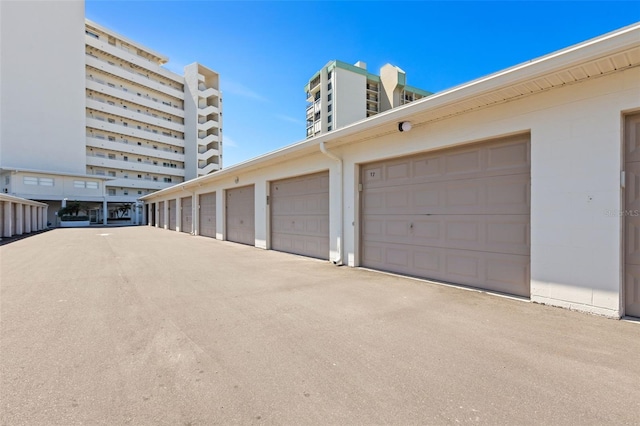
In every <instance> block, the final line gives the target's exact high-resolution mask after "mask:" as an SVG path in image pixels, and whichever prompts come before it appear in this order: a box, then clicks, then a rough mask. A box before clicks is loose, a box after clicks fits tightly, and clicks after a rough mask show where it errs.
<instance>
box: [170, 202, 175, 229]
mask: <svg viewBox="0 0 640 426" xmlns="http://www.w3.org/2000/svg"><path fill="white" fill-rule="evenodd" d="M169 229H171V230H172V231H175V230H176V200H169Z"/></svg>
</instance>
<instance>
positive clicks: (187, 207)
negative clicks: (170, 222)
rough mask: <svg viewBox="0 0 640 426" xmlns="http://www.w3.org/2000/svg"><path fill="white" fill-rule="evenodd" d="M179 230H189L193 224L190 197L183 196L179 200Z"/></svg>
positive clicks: (188, 231)
mask: <svg viewBox="0 0 640 426" xmlns="http://www.w3.org/2000/svg"><path fill="white" fill-rule="evenodd" d="M180 208H181V210H180V231H181V232H187V233H190V232H191V228H192V224H193V202H192V199H191V197H184V198H182V199H181V200H180Z"/></svg>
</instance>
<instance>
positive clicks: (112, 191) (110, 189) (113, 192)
mask: <svg viewBox="0 0 640 426" xmlns="http://www.w3.org/2000/svg"><path fill="white" fill-rule="evenodd" d="M107 194H109V195H111V196H114V195H116V190H115V189H112V188H109V189H108V190H107Z"/></svg>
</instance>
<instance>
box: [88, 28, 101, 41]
mask: <svg viewBox="0 0 640 426" xmlns="http://www.w3.org/2000/svg"><path fill="white" fill-rule="evenodd" d="M84 33H85V34H86V35H88V36H89V37H93V38H95V39H96V40H99V39H100V36H99V35H98V34H96V33H94V32H91V31H89V30H85V31H84Z"/></svg>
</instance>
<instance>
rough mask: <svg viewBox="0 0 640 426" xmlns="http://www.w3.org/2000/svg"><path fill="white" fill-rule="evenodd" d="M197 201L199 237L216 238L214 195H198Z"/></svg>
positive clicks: (211, 193)
mask: <svg viewBox="0 0 640 426" xmlns="http://www.w3.org/2000/svg"><path fill="white" fill-rule="evenodd" d="M198 200H199V212H198V214H199V216H200V220H199V224H200V226H199V228H198V229H199V231H198V233H199V235H202V236H205V237H212V238H216V193H215V192H210V193H206V194H200V195H199V196H198Z"/></svg>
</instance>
